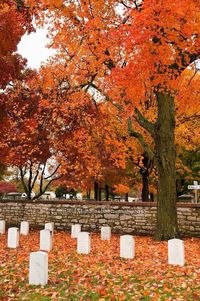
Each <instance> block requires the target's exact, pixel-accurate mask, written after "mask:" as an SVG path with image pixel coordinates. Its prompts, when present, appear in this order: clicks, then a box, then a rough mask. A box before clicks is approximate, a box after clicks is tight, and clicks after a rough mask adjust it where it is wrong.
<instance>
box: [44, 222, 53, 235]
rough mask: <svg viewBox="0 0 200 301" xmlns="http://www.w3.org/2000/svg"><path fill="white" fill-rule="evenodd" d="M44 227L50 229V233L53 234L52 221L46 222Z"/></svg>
mask: <svg viewBox="0 0 200 301" xmlns="http://www.w3.org/2000/svg"><path fill="white" fill-rule="evenodd" d="M44 229H45V230H49V231H51V234H52V235H53V231H54V223H53V222H52V223H46V224H45V226H44Z"/></svg>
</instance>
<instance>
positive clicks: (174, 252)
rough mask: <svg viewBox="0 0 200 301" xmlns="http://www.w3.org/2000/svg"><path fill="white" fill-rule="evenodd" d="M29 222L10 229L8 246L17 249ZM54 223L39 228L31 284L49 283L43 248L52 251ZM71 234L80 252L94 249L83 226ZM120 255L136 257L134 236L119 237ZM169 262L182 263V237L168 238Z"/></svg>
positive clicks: (105, 234) (106, 231)
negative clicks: (38, 241) (38, 242)
mask: <svg viewBox="0 0 200 301" xmlns="http://www.w3.org/2000/svg"><path fill="white" fill-rule="evenodd" d="M28 232H29V223H28V222H25V221H23V222H21V225H20V232H19V229H18V228H16V227H12V228H9V229H8V247H9V248H17V247H18V246H19V234H23V235H28ZM53 232H54V223H46V224H45V227H44V230H41V231H40V251H38V252H32V253H31V254H30V261H29V284H32V285H45V284H47V283H48V254H47V253H46V252H44V251H47V252H49V251H51V250H52V236H53ZM0 233H5V221H0ZM71 236H72V237H73V238H77V252H78V253H80V254H89V253H90V250H91V236H90V233H88V232H81V225H79V224H76V225H72V229H71ZM101 239H102V240H110V239H111V228H110V227H108V226H104V227H102V228H101ZM120 257H121V258H128V259H133V258H134V257H135V240H134V238H133V236H132V235H122V236H120ZM168 263H169V264H173V265H180V266H183V265H184V263H185V260H184V242H183V241H182V240H180V239H171V240H169V241H168Z"/></svg>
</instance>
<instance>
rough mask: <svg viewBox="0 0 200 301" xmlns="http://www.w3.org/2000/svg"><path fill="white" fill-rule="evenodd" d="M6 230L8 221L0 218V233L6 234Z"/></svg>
mask: <svg viewBox="0 0 200 301" xmlns="http://www.w3.org/2000/svg"><path fill="white" fill-rule="evenodd" d="M5 232H6V222H5V221H4V220H0V234H5Z"/></svg>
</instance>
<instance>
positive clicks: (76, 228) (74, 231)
mask: <svg viewBox="0 0 200 301" xmlns="http://www.w3.org/2000/svg"><path fill="white" fill-rule="evenodd" d="M80 232H81V225H80V224H75V225H72V226H71V237H72V238H78V235H79V233H80ZM110 239H111V227H109V226H103V227H101V240H110Z"/></svg>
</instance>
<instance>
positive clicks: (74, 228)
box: [71, 224, 81, 238]
mask: <svg viewBox="0 0 200 301" xmlns="http://www.w3.org/2000/svg"><path fill="white" fill-rule="evenodd" d="M80 232H81V225H80V224H76V225H72V226H71V237H72V238H77V237H78V234H79V233H80Z"/></svg>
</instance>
